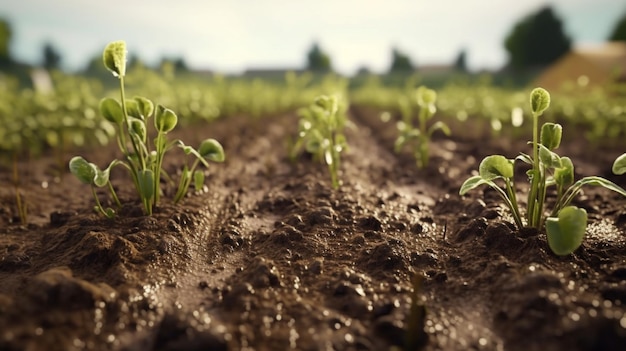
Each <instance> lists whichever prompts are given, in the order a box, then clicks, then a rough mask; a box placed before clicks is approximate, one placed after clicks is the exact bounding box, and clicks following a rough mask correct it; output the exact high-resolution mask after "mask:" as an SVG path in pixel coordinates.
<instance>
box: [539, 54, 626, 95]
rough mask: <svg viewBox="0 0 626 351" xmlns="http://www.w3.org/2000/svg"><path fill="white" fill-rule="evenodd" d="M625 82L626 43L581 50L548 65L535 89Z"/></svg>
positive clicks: (540, 75) (594, 85)
mask: <svg viewBox="0 0 626 351" xmlns="http://www.w3.org/2000/svg"><path fill="white" fill-rule="evenodd" d="M617 82H621V83H626V42H608V43H605V44H602V45H599V46H594V47H578V48H575V49H573V50H571V51H570V52H569V53H567V54H565V55H563V57H561V58H560V59H558V60H557V61H556V62H555V63H553V64H552V65H550V66H548V68H546V69H545V70H544V71H543V72H542V73H541V74H539V76H538V77H537V78H536V79H535V81H534V83H533V84H534V86H540V87H543V88H545V89H548V90H559V89H563V88H565V87H567V86H576V85H577V86H579V87H596V86H606V85H609V84H613V83H617Z"/></svg>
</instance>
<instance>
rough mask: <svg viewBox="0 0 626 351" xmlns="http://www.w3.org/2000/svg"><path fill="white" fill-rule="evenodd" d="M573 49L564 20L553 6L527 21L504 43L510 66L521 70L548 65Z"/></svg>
mask: <svg viewBox="0 0 626 351" xmlns="http://www.w3.org/2000/svg"><path fill="white" fill-rule="evenodd" d="M570 46H571V40H570V39H569V38H568V37H567V35H566V34H565V33H564V31H563V24H562V23H561V20H560V19H559V18H558V17H557V16H556V14H555V13H554V11H553V10H552V8H551V7H549V6H546V7H543V8H542V9H540V10H539V11H537V12H536V13H533V14H531V15H528V16H527V17H525V18H523V19H522V20H521V21H520V22H518V23H517V24H516V25H515V26H514V27H513V29H512V30H511V32H510V33H509V34H508V35H507V37H506V39H505V42H504V47H505V49H506V50H507V52H508V53H509V64H510V65H511V66H512V67H513V68H518V69H524V68H534V67H537V66H545V65H548V64H550V63H552V62H554V61H555V60H556V59H558V58H559V57H560V56H561V55H563V54H565V53H566V52H568V51H569V49H570Z"/></svg>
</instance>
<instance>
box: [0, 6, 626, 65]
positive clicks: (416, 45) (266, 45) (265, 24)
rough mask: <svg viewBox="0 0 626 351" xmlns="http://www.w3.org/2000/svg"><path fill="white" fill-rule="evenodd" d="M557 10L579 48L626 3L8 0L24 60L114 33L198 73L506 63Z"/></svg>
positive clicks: (78, 55) (87, 46) (69, 60)
mask: <svg viewBox="0 0 626 351" xmlns="http://www.w3.org/2000/svg"><path fill="white" fill-rule="evenodd" d="M544 5H551V6H552V8H553V9H554V10H555V12H556V14H557V16H559V17H560V18H561V19H562V21H563V24H564V29H565V32H566V34H567V35H569V36H570V38H572V40H573V42H574V44H576V45H580V44H583V45H586V44H594V43H601V42H603V41H604V40H606V38H607V37H608V36H609V34H610V32H611V30H612V29H613V27H614V26H615V24H616V22H617V20H618V19H619V18H620V17H621V16H622V15H623V14H624V13H626V3H624V1H623V0H552V1H546V0H430V1H424V0H228V1H223V0H104V1H90V0H0V18H5V19H7V20H8V21H9V22H10V24H11V27H12V30H13V37H12V41H11V52H12V53H13V56H14V58H16V59H18V60H21V61H24V62H29V63H33V64H37V63H40V62H41V60H42V59H41V57H42V48H43V45H44V43H46V42H49V43H51V44H52V45H53V46H54V47H55V48H56V49H57V50H58V51H59V52H60V53H61V56H62V65H63V67H64V68H66V69H69V70H76V69H82V68H84V67H85V65H86V63H87V61H88V60H89V58H92V57H94V56H96V55H100V54H101V52H102V49H103V48H104V46H105V45H106V44H107V43H108V42H110V41H114V40H125V41H126V43H127V47H128V51H129V54H134V55H137V56H138V57H140V58H141V59H142V60H144V61H145V62H146V63H148V64H154V63H156V62H158V61H159V60H160V59H161V58H162V57H164V56H183V57H184V58H185V61H186V62H187V64H188V65H189V66H190V67H192V68H194V69H207V70H214V71H220V72H224V73H233V74H237V73H241V72H243V71H244V70H246V69H260V68H268V69H272V68H287V69H298V68H303V67H304V66H305V64H306V53H307V51H308V50H309V49H310V48H311V46H312V44H313V43H314V42H317V43H318V44H319V45H320V47H321V48H322V50H324V51H326V52H327V53H328V54H329V56H330V58H331V60H332V65H333V68H334V69H335V70H336V71H338V72H340V73H343V74H347V75H351V74H354V73H355V72H356V71H357V70H358V69H359V68H361V67H367V68H368V69H369V70H370V71H373V72H385V71H387V70H388V69H389V66H390V63H391V51H392V48H397V49H398V50H400V51H401V52H403V53H405V54H407V55H408V56H409V57H410V58H411V60H412V61H413V63H414V64H415V65H416V66H418V67H419V66H420V65H431V64H449V63H451V62H453V61H454V59H455V58H456V56H457V55H458V54H459V52H460V51H461V50H466V52H467V64H468V66H469V68H470V69H471V70H475V71H476V70H482V69H498V68H500V67H501V66H502V65H504V64H505V63H506V61H507V54H506V51H505V49H504V46H503V42H504V38H505V37H506V35H507V34H508V33H509V32H510V30H511V29H512V27H513V25H514V24H515V23H516V22H517V21H519V20H520V19H521V18H523V17H524V16H526V15H528V14H530V13H533V12H535V11H537V10H539V9H540V8H541V7H542V6H544Z"/></svg>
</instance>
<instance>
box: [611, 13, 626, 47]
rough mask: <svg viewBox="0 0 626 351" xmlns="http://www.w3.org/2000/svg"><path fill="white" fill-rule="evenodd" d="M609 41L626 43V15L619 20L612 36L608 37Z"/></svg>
mask: <svg viewBox="0 0 626 351" xmlns="http://www.w3.org/2000/svg"><path fill="white" fill-rule="evenodd" d="M608 40H609V41H626V13H624V14H623V15H622V17H620V18H619V20H617V23H615V27H613V31H611V35H609V37H608Z"/></svg>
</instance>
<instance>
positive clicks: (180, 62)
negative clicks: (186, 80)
mask: <svg viewBox="0 0 626 351" xmlns="http://www.w3.org/2000/svg"><path fill="white" fill-rule="evenodd" d="M173 63H174V68H175V69H176V72H188V71H189V66H187V62H186V61H185V59H184V58H183V57H177V58H175V59H174V60H173Z"/></svg>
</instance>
